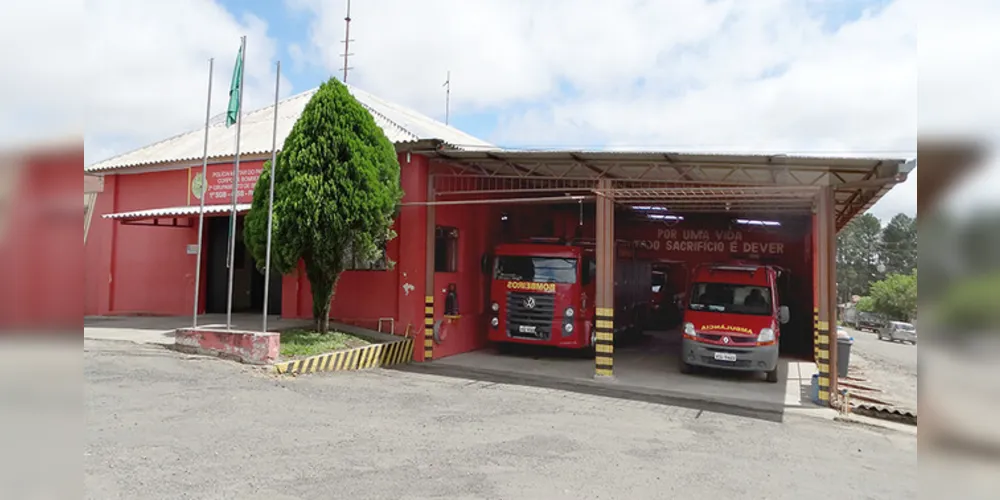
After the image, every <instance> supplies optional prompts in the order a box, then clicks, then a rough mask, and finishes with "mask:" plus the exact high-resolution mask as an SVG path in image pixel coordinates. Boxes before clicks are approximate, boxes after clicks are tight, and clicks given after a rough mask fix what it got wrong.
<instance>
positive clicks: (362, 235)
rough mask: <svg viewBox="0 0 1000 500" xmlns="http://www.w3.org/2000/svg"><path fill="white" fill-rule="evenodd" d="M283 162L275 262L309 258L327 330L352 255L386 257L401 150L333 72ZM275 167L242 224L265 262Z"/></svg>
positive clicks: (320, 324)
mask: <svg viewBox="0 0 1000 500" xmlns="http://www.w3.org/2000/svg"><path fill="white" fill-rule="evenodd" d="M277 162H278V166H277V168H276V169H274V171H275V172H277V174H276V177H275V191H274V220H273V224H274V229H273V231H274V233H273V240H272V246H271V266H272V267H273V268H274V269H275V270H276V271H278V272H281V273H289V272H291V271H293V270H295V269H296V267H297V266H298V263H299V262H300V261H302V262H303V263H304V264H305V271H306V277H307V278H308V279H309V284H310V286H311V287H312V299H313V319H314V320H315V322H316V329H317V330H318V331H319V332H321V333H326V332H327V331H328V330H329V324H330V302H331V301H332V300H333V294H334V290H335V288H336V286H337V280H338V279H339V277H340V274H341V273H342V272H343V271H344V270H345V269H346V268H347V267H348V266H349V265H350V264H351V263H355V262H357V263H366V262H367V263H371V262H374V261H375V260H377V259H380V258H381V257H383V255H382V252H383V248H384V245H385V242H386V241H388V240H390V239H392V238H394V237H395V233H394V232H393V231H392V223H393V217H394V216H395V213H396V208H397V206H398V204H399V201H400V200H401V198H402V196H403V193H402V190H401V188H400V183H399V162H398V161H397V159H396V151H395V149H394V147H393V145H392V143H391V142H389V140H388V139H387V138H386V137H385V134H384V133H383V132H382V129H381V128H379V126H378V125H377V124H376V123H375V120H374V119H373V118H372V116H371V115H370V114H369V113H368V111H366V110H365V109H364V108H363V107H362V106H361V104H359V103H358V101H357V100H355V99H354V97H353V96H352V95H351V94H350V92H348V90H347V88H346V87H345V86H344V85H343V84H341V83H339V82H338V81H337V80H336V79H332V78H331V79H330V80H329V81H327V82H326V83H324V84H323V85H322V86H320V88H319V90H317V91H316V93H315V94H314V95H313V97H312V99H310V101H309V103H308V104H307V105H306V107H305V109H304V110H303V112H302V116H301V117H299V119H298V121H297V122H295V126H293V127H292V131H291V133H290V134H289V135H288V138H287V139H285V143H284V147H283V148H282V150H281V153H280V154H279V155H278V158H277ZM271 172H272V169H271V165H270V162H268V163H267V164H265V166H264V171H263V172H262V173H261V176H260V180H258V181H257V186H256V188H255V189H254V194H253V204H252V206H251V208H250V213H249V214H247V218H246V224H245V227H246V229H245V230H244V238H245V241H246V244H247V247H248V248H249V249H250V252H251V253H252V254H253V257H254V260H255V261H256V262H257V263H258V266H260V267H261V268H263V266H264V256H265V245H266V242H267V205H268V189H269V183H270V178H271Z"/></svg>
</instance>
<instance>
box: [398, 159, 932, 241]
mask: <svg viewBox="0 0 1000 500" xmlns="http://www.w3.org/2000/svg"><path fill="white" fill-rule="evenodd" d="M415 152H419V153H421V154H425V155H427V156H429V157H431V158H434V159H436V160H438V162H439V163H440V164H443V165H446V166H448V167H449V171H448V173H447V174H436V176H435V177H436V178H435V182H434V187H435V191H436V194H438V195H439V196H442V197H455V196H462V195H480V196H481V195H482V194H483V193H486V192H489V193H492V194H498V193H499V194H514V193H522V194H523V193H532V192H533V193H564V194H566V195H569V194H571V193H576V194H578V193H581V192H593V193H597V194H599V195H605V196H611V197H613V198H614V199H615V200H616V201H617V202H619V203H628V204H641V203H647V204H655V203H659V204H664V203H668V204H669V206H670V208H671V209H674V210H676V211H703V212H720V211H738V212H762V213H764V212H781V211H784V212H788V211H793V212H808V211H812V210H813V207H814V205H815V199H816V194H817V193H818V192H819V190H820V189H821V188H823V187H827V186H832V187H833V188H834V198H835V203H836V218H837V228H838V229H839V228H842V227H843V226H844V225H846V224H847V223H848V222H850V220H851V219H853V218H854V217H856V216H857V215H859V214H861V213H863V212H864V211H865V210H867V209H868V208H870V207H871V206H872V205H874V204H875V202H877V201H878V200H879V199H880V198H881V197H882V196H883V195H884V194H885V193H886V192H888V191H889V189H891V188H892V186H893V185H895V184H897V183H900V182H902V181H904V180H906V176H907V174H908V173H909V172H910V171H912V170H913V168H915V165H916V164H915V161H909V162H907V161H906V160H903V159H898V158H845V157H814V156H790V155H747V154H701V153H676V152H613V151H599V152H586V151H445V150H442V149H434V150H428V151H415ZM598 180H608V181H611V188H609V189H602V190H598V189H597V181H598Z"/></svg>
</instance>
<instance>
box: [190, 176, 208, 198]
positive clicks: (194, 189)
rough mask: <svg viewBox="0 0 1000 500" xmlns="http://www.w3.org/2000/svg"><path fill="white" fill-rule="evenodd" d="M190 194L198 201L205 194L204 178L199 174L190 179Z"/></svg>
mask: <svg viewBox="0 0 1000 500" xmlns="http://www.w3.org/2000/svg"><path fill="white" fill-rule="evenodd" d="M191 194H192V195H194V197H195V198H196V199H199V200H200V199H201V196H202V195H203V194H205V178H204V177H202V176H201V172H198V173H197V174H195V175H194V176H193V177H192V178H191Z"/></svg>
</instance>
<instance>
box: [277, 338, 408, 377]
mask: <svg viewBox="0 0 1000 500" xmlns="http://www.w3.org/2000/svg"><path fill="white" fill-rule="evenodd" d="M397 338H398V337H397ZM412 359H413V339H412V338H408V337H407V338H401V339H399V340H393V341H389V342H383V343H380V344H372V345H366V346H362V347H355V348H353V349H344V350H341V351H334V352H331V353H327V354H320V355H317V356H310V357H308V358H303V359H297V360H294V361H285V362H282V363H275V364H274V365H272V366H273V367H274V372H275V373H278V374H284V373H291V374H296V375H298V374H303V373H316V372H341V371H351V370H367V369H369V368H378V367H384V366H394V365H400V364H406V363H409V362H410V360H412Z"/></svg>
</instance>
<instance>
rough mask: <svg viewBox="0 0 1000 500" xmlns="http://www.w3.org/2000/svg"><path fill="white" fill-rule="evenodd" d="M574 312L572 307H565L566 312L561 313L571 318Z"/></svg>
mask: <svg viewBox="0 0 1000 500" xmlns="http://www.w3.org/2000/svg"><path fill="white" fill-rule="evenodd" d="M574 312H575V311H573V308H572V307H567V308H566V312H564V313H563V314H564V315H566V317H567V318H572V317H573V313H574Z"/></svg>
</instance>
